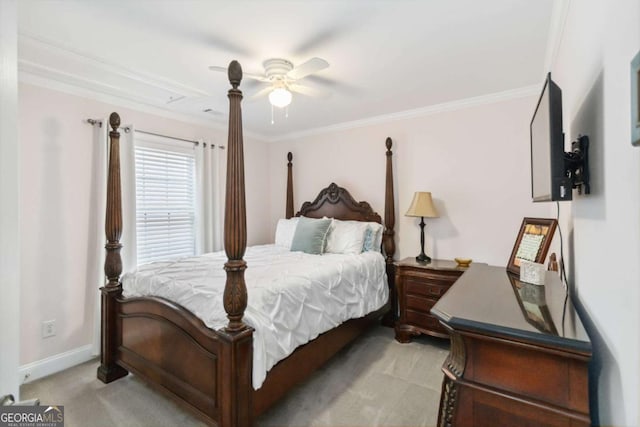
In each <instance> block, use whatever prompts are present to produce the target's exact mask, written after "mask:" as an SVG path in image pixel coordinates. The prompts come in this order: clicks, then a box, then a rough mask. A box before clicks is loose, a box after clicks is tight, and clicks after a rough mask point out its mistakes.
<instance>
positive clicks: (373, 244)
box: [362, 222, 384, 252]
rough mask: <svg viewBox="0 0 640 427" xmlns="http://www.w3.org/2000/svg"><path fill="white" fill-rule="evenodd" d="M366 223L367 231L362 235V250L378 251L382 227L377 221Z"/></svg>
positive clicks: (380, 243)
mask: <svg viewBox="0 0 640 427" xmlns="http://www.w3.org/2000/svg"><path fill="white" fill-rule="evenodd" d="M367 225H368V226H367V231H366V233H365V235H364V236H365V237H364V243H363V245H362V252H368V251H376V252H380V247H381V245H382V232H383V230H384V227H383V226H382V225H381V224H378V223H377V222H368V223H367Z"/></svg>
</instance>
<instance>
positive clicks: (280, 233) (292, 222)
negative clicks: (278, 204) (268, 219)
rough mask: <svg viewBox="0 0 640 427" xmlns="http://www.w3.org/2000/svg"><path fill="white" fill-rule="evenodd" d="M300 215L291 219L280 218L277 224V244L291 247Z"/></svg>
mask: <svg viewBox="0 0 640 427" xmlns="http://www.w3.org/2000/svg"><path fill="white" fill-rule="evenodd" d="M298 220H299V218H298V217H295V218H291V219H284V218H283V219H279V220H278V225H276V241H275V244H276V245H277V246H282V247H283V248H287V249H291V242H292V241H293V235H294V233H295V232H296V227H297V225H298Z"/></svg>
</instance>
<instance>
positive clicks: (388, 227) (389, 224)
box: [382, 137, 398, 327]
mask: <svg viewBox="0 0 640 427" xmlns="http://www.w3.org/2000/svg"><path fill="white" fill-rule="evenodd" d="M385 145H386V147H387V174H386V182H385V192H384V233H383V235H382V246H383V248H384V253H385V261H386V263H387V280H388V281H389V303H390V304H391V309H390V310H389V312H388V313H387V314H386V315H385V316H384V317H383V318H382V324H383V325H385V326H389V327H393V326H394V325H395V322H396V311H397V305H398V299H397V294H396V286H395V278H396V268H395V265H394V264H393V256H394V254H395V253H396V243H395V239H394V234H395V232H394V231H393V227H394V226H395V223H396V214H395V198H394V194H393V163H392V156H393V152H392V151H391V146H392V145H393V142H392V141H391V138H389V137H387V140H386V141H385Z"/></svg>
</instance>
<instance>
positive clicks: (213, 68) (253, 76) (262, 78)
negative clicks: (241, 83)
mask: <svg viewBox="0 0 640 427" xmlns="http://www.w3.org/2000/svg"><path fill="white" fill-rule="evenodd" d="M209 69H210V70H211V71H220V72H222V73H226V72H227V67H220V66H218V65H211V66H209ZM242 77H246V78H248V79H254V80H258V81H261V82H269V79H268V78H266V77H265V76H263V75H260V74H253V73H245V72H244V71H243V72H242Z"/></svg>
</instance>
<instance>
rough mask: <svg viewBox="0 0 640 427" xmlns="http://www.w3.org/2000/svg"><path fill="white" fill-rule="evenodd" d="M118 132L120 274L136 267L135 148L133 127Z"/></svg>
mask: <svg viewBox="0 0 640 427" xmlns="http://www.w3.org/2000/svg"><path fill="white" fill-rule="evenodd" d="M124 130H125V131H121V132H120V177H121V186H122V237H121V238H120V243H122V250H121V251H120V255H121V256H122V273H130V272H132V271H134V270H135V269H136V268H137V267H138V256H137V245H136V147H135V141H134V135H135V129H134V127H133V125H129V126H127V127H125V128H124Z"/></svg>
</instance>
